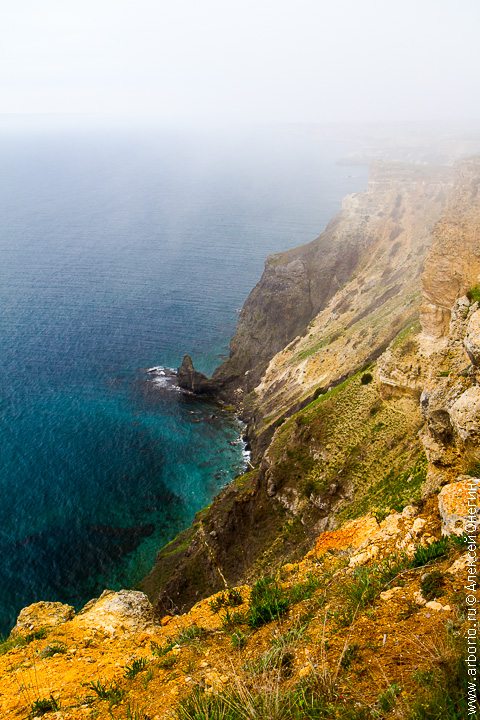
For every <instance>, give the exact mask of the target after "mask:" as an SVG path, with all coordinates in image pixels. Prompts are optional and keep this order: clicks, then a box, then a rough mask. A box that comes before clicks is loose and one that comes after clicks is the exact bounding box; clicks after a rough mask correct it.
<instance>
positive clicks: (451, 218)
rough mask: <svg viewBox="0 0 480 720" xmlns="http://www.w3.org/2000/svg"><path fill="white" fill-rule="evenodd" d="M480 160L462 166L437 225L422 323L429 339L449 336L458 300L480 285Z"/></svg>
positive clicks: (427, 269) (426, 276)
mask: <svg viewBox="0 0 480 720" xmlns="http://www.w3.org/2000/svg"><path fill="white" fill-rule="evenodd" d="M479 184H480V159H479V158H472V159H471V160H468V161H464V162H462V163H461V164H460V165H459V166H458V171H457V175H456V182H455V188H454V190H453V192H452V193H451V194H450V196H449V200H448V206H447V208H446V212H445V213H444V215H443V217H442V218H441V220H440V221H439V222H438V223H437V225H436V227H435V230H434V232H433V237H432V248H431V251H430V252H429V255H428V258H427V262H426V265H425V272H424V273H423V298H424V299H423V304H422V313H421V322H422V328H423V332H424V334H425V335H426V336H428V337H430V338H432V339H435V338H437V339H438V338H442V337H444V336H446V335H447V333H448V328H449V323H450V317H451V309H452V306H453V303H454V302H455V300H456V299H457V298H458V297H460V296H462V295H465V294H466V292H467V290H468V289H469V288H470V287H472V286H473V285H476V284H478V283H479V282H480V191H479Z"/></svg>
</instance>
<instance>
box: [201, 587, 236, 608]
mask: <svg viewBox="0 0 480 720" xmlns="http://www.w3.org/2000/svg"><path fill="white" fill-rule="evenodd" d="M242 603H243V598H242V595H241V593H240V591H239V590H236V589H235V588H232V589H231V590H227V591H226V592H223V593H221V594H220V595H217V597H215V598H213V600H210V602H209V603H208V604H209V605H210V609H211V610H212V612H214V613H218V612H220V610H221V609H222V608H228V607H238V606H239V605H241V604H242Z"/></svg>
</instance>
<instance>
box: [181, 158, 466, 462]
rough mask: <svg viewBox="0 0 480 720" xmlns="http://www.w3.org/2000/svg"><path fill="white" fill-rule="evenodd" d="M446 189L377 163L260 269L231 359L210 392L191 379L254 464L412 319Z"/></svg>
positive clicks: (400, 167) (435, 176)
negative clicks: (319, 225) (246, 446)
mask: <svg viewBox="0 0 480 720" xmlns="http://www.w3.org/2000/svg"><path fill="white" fill-rule="evenodd" d="M451 183H452V170H451V168H449V167H426V166H414V165H404V164H402V163H395V164H389V165H385V164H383V163H376V164H375V165H374V166H373V167H372V170H371V176H370V180H369V184H368V188H367V190H366V191H365V192H364V193H358V194H355V195H352V196H350V197H348V198H346V199H345V200H344V202H343V207H342V211H341V212H340V213H339V215H338V216H337V217H336V218H335V219H334V220H333V221H332V222H331V223H330V224H329V226H328V227H327V229H326V230H325V232H323V233H322V234H321V235H320V236H319V237H318V238H317V239H316V240H314V241H313V242H311V243H309V244H308V245H304V246H301V247H299V248H295V249H293V250H289V251H288V252H285V253H280V254H278V255H274V256H272V257H270V258H269V259H268V260H267V262H266V266H265V270H264V273H263V275H262V278H261V280H260V282H259V283H258V285H257V286H256V287H255V288H254V290H253V291H252V292H251V294H250V296H249V297H248V299H247V301H246V303H245V305H244V307H243V309H242V312H241V315H240V319H239V323H238V328H237V332H236V334H235V336H234V338H233V339H232V342H231V351H230V357H229V359H228V360H227V361H226V362H225V363H224V364H223V365H221V366H220V367H219V368H218V369H217V371H216V372H215V373H214V375H213V379H212V383H211V384H210V385H209V384H208V383H209V381H208V380H207V379H206V378H203V379H201V378H198V377H197V378H196V379H197V380H199V381H200V382H197V386H201V387H206V388H210V389H211V388H212V386H214V385H216V387H217V391H218V392H219V394H220V395H221V396H223V397H226V398H228V400H229V401H232V400H233V401H234V402H235V403H236V404H237V407H239V409H240V410H241V411H242V412H243V415H244V418H245V419H246V420H247V421H248V425H249V431H248V433H249V438H250V440H251V443H252V449H253V453H254V459H255V460H256V459H258V458H259V457H260V456H261V454H262V452H263V451H264V450H265V448H266V446H267V444H268V441H269V439H270V438H271V436H272V433H273V430H274V428H275V425H276V423H277V422H278V421H279V420H280V419H281V418H282V417H283V416H284V415H285V414H286V413H287V414H288V413H289V412H291V411H292V410H294V409H298V408H299V407H301V406H302V405H303V404H305V402H306V401H308V400H310V399H312V397H313V395H314V393H317V394H318V393H319V392H322V391H323V390H325V389H327V388H328V387H330V386H331V385H332V384H335V383H336V382H339V381H340V380H342V379H344V378H345V377H347V376H348V375H349V374H351V373H352V372H353V371H354V370H355V369H357V368H360V367H362V365H365V364H367V363H368V362H369V361H371V360H372V359H374V358H375V357H376V356H378V354H379V353H380V352H381V351H382V350H383V349H385V347H386V346H387V345H388V343H389V342H390V341H391V340H392V339H393V337H394V336H395V335H396V334H397V333H398V331H399V330H400V329H401V328H402V327H404V326H406V325H407V324H408V322H409V321H411V320H412V319H413V318H415V317H416V316H417V313H418V304H419V301H420V289H421V282H420V278H421V269H422V263H423V260H424V257H425V254H426V251H427V248H428V246H429V243H430V241H431V231H432V228H433V225H434V224H435V222H436V221H437V219H438V218H439V216H440V214H441V212H442V209H443V208H444V205H445V202H446V197H447V194H448V191H449V188H450V186H451ZM187 364H188V361H187ZM181 370H182V372H181V384H182V386H183V387H189V388H190V389H192V387H193V386H192V384H191V383H190V377H192V375H191V372H190V374H188V373H187V374H186V373H184V372H183V370H184V366H183V365H182V369H181ZM184 376H186V380H185V377H184ZM197 376H198V374H197Z"/></svg>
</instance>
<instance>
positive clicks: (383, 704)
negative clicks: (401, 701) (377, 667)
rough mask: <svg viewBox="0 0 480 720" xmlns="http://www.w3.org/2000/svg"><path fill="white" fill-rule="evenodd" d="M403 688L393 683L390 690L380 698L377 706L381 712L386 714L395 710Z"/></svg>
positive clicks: (389, 687)
mask: <svg viewBox="0 0 480 720" xmlns="http://www.w3.org/2000/svg"><path fill="white" fill-rule="evenodd" d="M401 690H402V688H401V687H400V686H399V685H397V684H396V683H392V684H391V685H389V686H388V688H387V689H386V690H385V691H384V692H383V693H381V694H380V695H379V696H378V700H377V705H378V707H379V708H380V710H381V711H382V712H384V713H388V712H390V710H393V708H394V706H395V703H396V700H397V696H398V695H399V694H400V692H401Z"/></svg>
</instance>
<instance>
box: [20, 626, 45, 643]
mask: <svg viewBox="0 0 480 720" xmlns="http://www.w3.org/2000/svg"><path fill="white" fill-rule="evenodd" d="M46 637H47V631H46V629H45V628H39V629H38V630H34V631H33V632H31V633H28V635H25V642H26V643H27V645H28V644H29V643H31V642H33V641H34V640H43V639H44V638H46Z"/></svg>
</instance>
